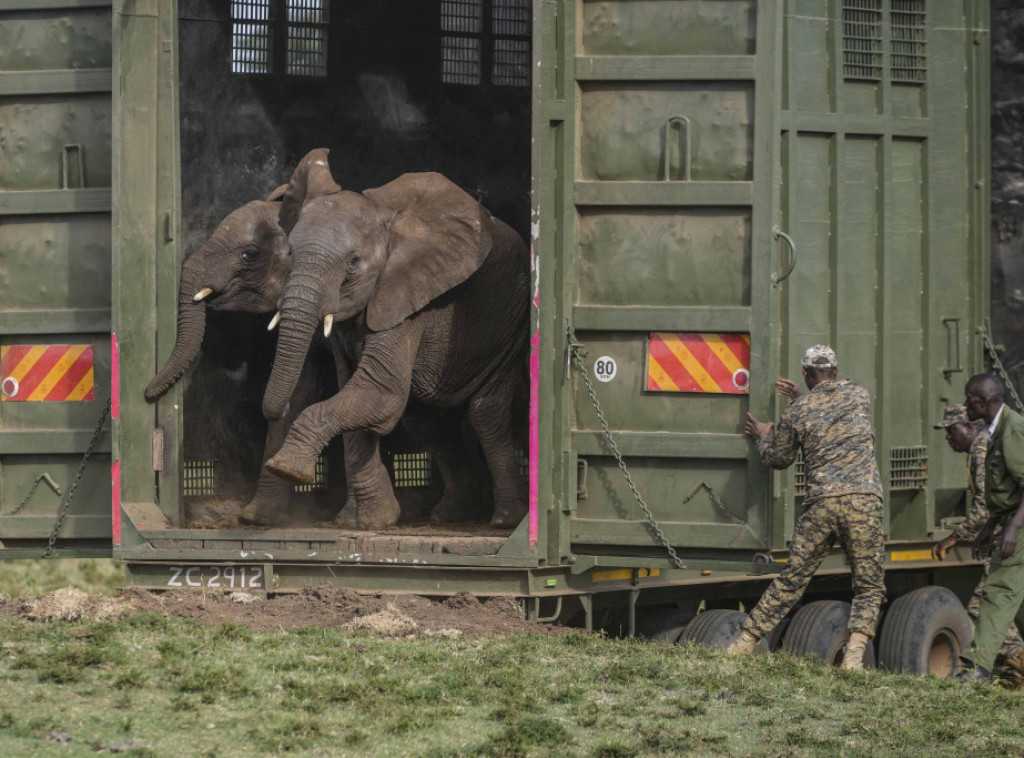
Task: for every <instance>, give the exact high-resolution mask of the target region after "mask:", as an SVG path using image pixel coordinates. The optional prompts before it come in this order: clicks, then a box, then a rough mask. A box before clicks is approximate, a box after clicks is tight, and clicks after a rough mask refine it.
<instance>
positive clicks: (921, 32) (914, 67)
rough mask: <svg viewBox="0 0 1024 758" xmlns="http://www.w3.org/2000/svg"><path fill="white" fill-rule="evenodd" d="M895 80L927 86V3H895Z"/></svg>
mask: <svg viewBox="0 0 1024 758" xmlns="http://www.w3.org/2000/svg"><path fill="white" fill-rule="evenodd" d="M891 21H892V25H891V35H892V40H891V43H890V45H891V56H892V57H891V62H890V69H891V71H892V81H894V82H909V83H911V84H923V83H924V81H925V74H926V71H927V69H926V68H925V61H926V57H925V7H924V0H892V20H891Z"/></svg>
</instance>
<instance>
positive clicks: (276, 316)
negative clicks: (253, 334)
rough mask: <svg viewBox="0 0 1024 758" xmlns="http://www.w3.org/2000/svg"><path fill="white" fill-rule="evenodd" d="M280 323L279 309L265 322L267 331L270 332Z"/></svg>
mask: <svg viewBox="0 0 1024 758" xmlns="http://www.w3.org/2000/svg"><path fill="white" fill-rule="evenodd" d="M280 323H281V311H277V312H276V313H274V318H272V319H270V323H269V324H267V331H268V332H272V331H274V329H275V328H276V327H277V325H278V324H280Z"/></svg>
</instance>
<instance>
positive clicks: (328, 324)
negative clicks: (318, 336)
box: [324, 313, 334, 337]
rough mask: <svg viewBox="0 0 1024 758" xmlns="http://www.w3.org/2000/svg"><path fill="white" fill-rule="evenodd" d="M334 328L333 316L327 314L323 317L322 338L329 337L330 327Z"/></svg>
mask: <svg viewBox="0 0 1024 758" xmlns="http://www.w3.org/2000/svg"><path fill="white" fill-rule="evenodd" d="M333 326H334V314H333V313H328V314H327V315H326V316H324V337H330V336H331V327H333Z"/></svg>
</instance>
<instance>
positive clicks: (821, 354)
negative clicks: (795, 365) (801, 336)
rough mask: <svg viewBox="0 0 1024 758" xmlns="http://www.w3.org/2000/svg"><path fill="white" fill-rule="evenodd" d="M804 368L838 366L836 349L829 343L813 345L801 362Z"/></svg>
mask: <svg viewBox="0 0 1024 758" xmlns="http://www.w3.org/2000/svg"><path fill="white" fill-rule="evenodd" d="M800 365H801V366H803V367H804V368H836V367H837V366H838V363H837V362H836V353H835V350H833V349H832V348H830V347H829V346H828V345H811V346H810V347H809V348H807V352H806V353H804V359H803V361H801V362H800Z"/></svg>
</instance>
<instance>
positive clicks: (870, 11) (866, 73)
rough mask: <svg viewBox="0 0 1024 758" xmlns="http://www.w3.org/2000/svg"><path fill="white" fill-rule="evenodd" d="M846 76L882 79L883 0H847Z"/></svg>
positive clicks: (844, 52)
mask: <svg viewBox="0 0 1024 758" xmlns="http://www.w3.org/2000/svg"><path fill="white" fill-rule="evenodd" d="M898 1H899V0H894V2H898ZM843 77H844V78H846V79H860V80H867V81H875V82H877V81H881V80H882V0H843Z"/></svg>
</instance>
